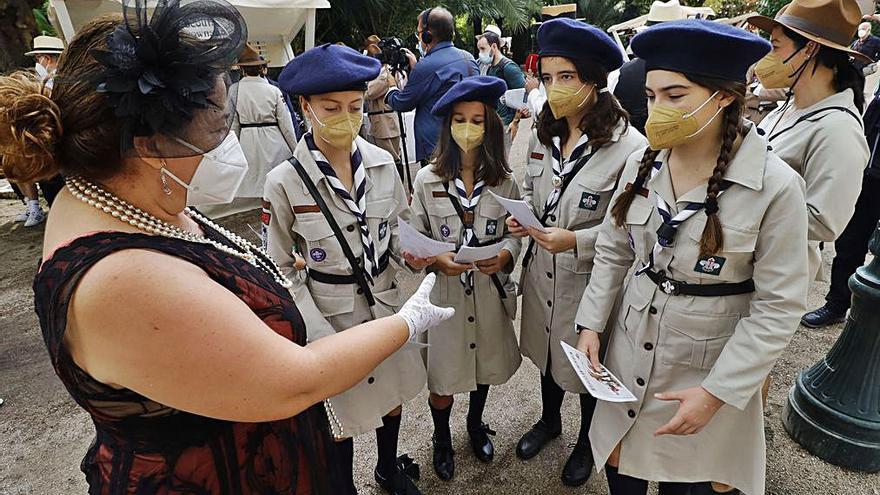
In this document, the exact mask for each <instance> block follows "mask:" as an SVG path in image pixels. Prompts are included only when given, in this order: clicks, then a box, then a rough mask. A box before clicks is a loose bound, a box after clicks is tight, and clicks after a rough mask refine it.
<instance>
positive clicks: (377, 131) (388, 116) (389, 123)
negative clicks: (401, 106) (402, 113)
mask: <svg viewBox="0 0 880 495" xmlns="http://www.w3.org/2000/svg"><path fill="white" fill-rule="evenodd" d="M393 87H397V85H396V84H395V83H394V78H393V77H392V76H391V71H390V70H389V68H388V66H387V65H383V66H382V71H381V72H379V77H377V78H376V79H373V80H372V81H370V82H369V83H367V93H366V99H367V112H368V113H373V112H388V113H377V114H374V115H370V116H369V118H370V135H372V136H373V137H374V138H377V139H390V138H396V137H399V136H400V122H399V121H398V119H397V113H396V112H394V111H393V110H392V109H391V107H390V106H388V105H387V104H386V103H385V93H387V92H388V88H393Z"/></svg>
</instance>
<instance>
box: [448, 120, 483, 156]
mask: <svg viewBox="0 0 880 495" xmlns="http://www.w3.org/2000/svg"><path fill="white" fill-rule="evenodd" d="M485 132H486V130H485V129H484V128H483V126H481V125H477V124H471V123H470V122H461V123H454V124H452V139H453V141H455V144H457V145H458V147H459V148H461V150H462V151H464V152H465V153H467V152H469V151H471V150H472V149H474V148H476V147H477V146H479V145H481V144H483V135H484V134H485Z"/></svg>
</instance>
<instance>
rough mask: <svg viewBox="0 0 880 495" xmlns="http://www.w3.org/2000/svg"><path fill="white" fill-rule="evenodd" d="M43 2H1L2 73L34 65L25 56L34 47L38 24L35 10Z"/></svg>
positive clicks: (15, 0) (0, 44)
mask: <svg viewBox="0 0 880 495" xmlns="http://www.w3.org/2000/svg"><path fill="white" fill-rule="evenodd" d="M41 4H42V1H41V0H0V19H3V22H0V73H6V72H9V71H11V70H13V69H16V68H19V67H25V66H30V65H33V60H30V59H29V58H28V57H26V56H25V55H24V53H25V52H27V51H30V50H31V48H32V47H33V40H34V33H36V32H37V22H36V20H35V19H34V11H33V9H35V8H39V7H40V5H41Z"/></svg>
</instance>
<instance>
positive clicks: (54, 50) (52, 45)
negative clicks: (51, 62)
mask: <svg viewBox="0 0 880 495" xmlns="http://www.w3.org/2000/svg"><path fill="white" fill-rule="evenodd" d="M63 51H64V42H63V41H61V38H56V37H54V36H37V37H36V38H34V49H33V50H31V51H29V52H27V53H25V55H28V56H30V55H39V54H42V53H45V54H48V55H59V54H61V52H63Z"/></svg>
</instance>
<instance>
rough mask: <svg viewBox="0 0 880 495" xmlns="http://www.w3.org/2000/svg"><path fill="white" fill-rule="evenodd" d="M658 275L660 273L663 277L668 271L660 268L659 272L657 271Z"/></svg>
mask: <svg viewBox="0 0 880 495" xmlns="http://www.w3.org/2000/svg"><path fill="white" fill-rule="evenodd" d="M657 275H660V276H661V277H663V276H665V275H666V271H664V270H660V271H659V272H657Z"/></svg>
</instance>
